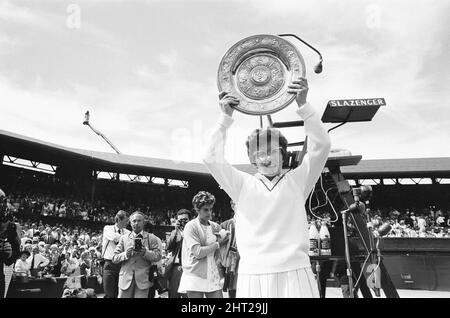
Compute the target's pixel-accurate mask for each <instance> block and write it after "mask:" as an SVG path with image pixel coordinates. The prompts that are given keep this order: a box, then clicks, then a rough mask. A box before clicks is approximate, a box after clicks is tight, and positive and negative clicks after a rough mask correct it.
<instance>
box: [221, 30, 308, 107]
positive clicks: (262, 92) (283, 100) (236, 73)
mask: <svg viewBox="0 0 450 318" xmlns="http://www.w3.org/2000/svg"><path fill="white" fill-rule="evenodd" d="M300 76H303V77H304V76H305V62H304V60H303V57H302V56H301V54H300V52H299V51H298V49H297V48H296V47H295V46H294V45H292V44H291V43H290V42H289V41H286V40H285V39H283V38H281V37H279V36H275V35H267V34H260V35H253V36H250V37H248V38H245V39H243V40H240V41H239V42H237V43H236V44H234V45H233V46H232V47H231V48H230V49H228V51H227V52H226V53H225V54H224V56H223V58H222V60H221V61H220V64H219V71H218V74H217V85H218V87H219V91H226V92H230V94H231V95H233V96H235V97H237V98H239V100H240V103H239V105H238V106H236V107H235V109H237V110H238V111H240V112H243V113H245V114H249V115H269V114H273V113H275V112H277V111H279V110H281V109H283V108H285V107H286V106H288V105H289V104H290V103H291V102H292V101H293V100H294V99H295V95H293V94H290V93H288V92H287V90H288V85H289V84H290V83H291V82H292V80H294V79H297V78H298V77H300Z"/></svg>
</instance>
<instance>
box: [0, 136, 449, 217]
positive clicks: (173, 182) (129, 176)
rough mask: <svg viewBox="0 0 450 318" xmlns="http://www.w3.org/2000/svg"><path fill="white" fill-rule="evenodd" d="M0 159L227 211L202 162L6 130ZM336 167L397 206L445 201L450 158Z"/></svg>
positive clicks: (352, 161)
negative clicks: (173, 193) (195, 198)
mask: <svg viewBox="0 0 450 318" xmlns="http://www.w3.org/2000/svg"><path fill="white" fill-rule="evenodd" d="M0 158H1V161H0V162H1V166H0V169H1V170H0V173H1V172H5V171H6V168H7V167H15V168H19V169H20V168H22V169H28V170H34V171H36V172H41V173H46V174H52V175H55V176H56V177H57V178H59V179H61V180H63V181H71V182H73V183H74V184H76V185H77V186H78V188H82V189H85V190H86V189H89V190H90V192H91V198H92V200H94V199H95V196H96V184H98V181H99V180H102V179H103V180H104V179H106V180H112V181H124V182H135V183H142V184H152V185H160V186H166V187H180V188H185V189H186V191H187V192H188V194H190V195H191V194H192V195H194V194H195V193H196V192H197V191H199V190H207V191H210V192H211V193H213V194H214V195H215V196H216V197H217V198H218V202H217V203H218V207H221V206H222V207H223V210H227V209H228V201H229V199H228V197H227V196H226V194H225V193H224V191H221V190H220V189H219V187H218V185H217V183H216V182H215V180H214V179H213V178H212V177H211V176H210V174H209V172H208V171H207V170H206V168H205V167H204V165H203V164H201V163H191V162H182V161H178V162H175V161H173V160H167V159H156V158H147V157H139V156H131V155H126V154H115V153H107V152H98V151H90V150H84V149H75V148H69V147H66V146H61V145H56V144H52V143H49V142H46V141H42V140H37V139H34V138H30V137H26V136H22V135H18V134H15V133H12V132H8V131H4V130H0ZM334 165H339V166H340V167H341V171H342V174H343V176H344V177H345V179H347V180H348V181H349V183H350V184H351V185H357V186H359V185H362V184H365V185H366V184H367V185H372V186H373V188H374V199H373V200H374V202H375V205H386V204H388V202H390V204H391V205H392V206H396V207H399V208H401V207H404V206H405V204H407V205H409V206H411V205H415V206H420V205H422V204H423V203H424V202H425V201H426V202H430V203H434V204H435V205H440V206H446V205H447V204H448V200H447V198H446V195H445V193H448V192H449V190H450V158H416V159H379V160H361V156H346V157H330V158H329V159H328V162H327V167H330V166H334ZM235 167H236V168H237V169H239V170H242V171H245V172H248V173H254V172H256V170H255V168H254V167H253V166H251V165H236V166H235ZM404 185H408V186H407V187H404ZM392 190H395V191H392ZM398 193H401V194H402V195H398ZM399 197H400V198H399ZM405 197H406V198H408V200H407V202H405V200H404V199H405ZM406 207H407V206H406Z"/></svg>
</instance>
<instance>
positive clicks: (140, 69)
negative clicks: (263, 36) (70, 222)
mask: <svg viewBox="0 0 450 318" xmlns="http://www.w3.org/2000/svg"><path fill="white" fill-rule="evenodd" d="M112 3H113V4H114V5H112V4H111V3H110V2H103V1H94V2H93V3H92V2H90V1H81V2H80V5H81V10H82V11H81V14H82V20H81V23H82V25H81V28H80V29H79V30H68V29H67V28H66V27H65V16H66V14H67V13H66V12H65V10H63V11H62V12H61V14H60V15H59V13H58V12H57V10H55V7H54V6H52V4H51V3H50V4H49V3H46V6H43V7H33V9H30V8H29V7H25V6H22V5H21V6H19V5H16V4H13V3H12V2H3V3H2V4H0V9H4V10H0V23H2V24H1V25H2V26H3V25H4V26H6V27H7V28H8V29H11V30H13V32H12V33H11V34H10V33H0V48H8V47H9V49H7V50H6V53H5V51H4V53H3V55H2V57H5V59H4V60H3V61H4V62H3V63H2V62H1V61H0V65H2V71H1V73H0V92H1V97H2V105H1V106H0V107H1V108H2V116H1V117H0V129H5V130H10V131H13V132H17V133H21V134H24V135H28V136H33V137H36V138H39V139H43V140H47V141H51V142H54V143H59V144H62V145H66V146H69V147H76V148H85V149H94V150H99V151H111V149H110V148H109V146H108V145H107V144H106V143H104V142H103V140H101V139H100V137H98V136H96V135H94V134H93V133H92V132H90V131H89V130H88V129H87V128H86V127H84V126H82V125H81V122H82V119H83V115H84V112H85V111H86V110H87V109H89V110H90V111H91V117H92V121H91V122H92V124H93V125H94V126H95V127H96V128H98V129H99V130H101V131H103V132H104V133H105V134H106V135H107V136H108V138H110V139H111V140H112V141H113V143H114V144H116V146H117V147H118V148H119V149H120V150H121V151H122V152H124V153H128V154H134V155H142V156H149V157H162V158H171V159H180V160H183V161H197V162H199V161H200V158H201V148H202V146H203V145H204V144H205V143H206V140H207V137H208V131H209V130H210V129H211V127H212V125H213V124H214V123H215V121H216V120H217V117H218V115H219V108H218V105H217V87H216V71H217V66H218V63H219V61H220V58H221V56H222V54H223V53H224V52H225V50H226V49H227V48H228V47H229V46H230V45H232V44H233V43H234V42H235V41H237V40H239V39H241V38H242V37H244V36H248V35H251V34H256V33H266V32H267V33H272V34H277V33H280V32H293V33H297V34H299V35H300V36H302V37H304V38H305V39H306V40H308V41H311V44H313V45H315V46H317V47H318V48H319V49H320V50H321V52H322V53H323V56H324V71H323V73H322V74H320V75H316V74H314V73H313V72H312V67H313V65H314V64H315V63H316V62H317V56H316V55H315V53H313V52H311V51H309V50H308V49H306V48H305V47H304V46H302V45H301V44H299V48H300V50H301V52H302V54H303V55H304V57H305V59H306V63H307V76H308V79H309V83H310V93H309V100H310V102H311V103H312V104H313V105H314V106H315V107H316V109H317V111H318V112H322V111H323V110H324V108H325V105H326V103H327V101H328V100H330V99H338V98H361V97H384V98H386V101H387V103H388V105H387V106H386V107H382V108H381V109H380V110H379V112H378V114H377V115H376V116H375V118H374V120H373V121H372V122H370V123H351V124H347V125H345V126H343V127H342V128H339V129H338V130H337V131H334V132H333V133H332V140H333V146H334V147H340V148H347V149H350V150H351V151H352V152H353V153H355V154H362V155H363V156H364V158H390V157H392V158H394V157H395V158H401V157H422V156H450V150H449V149H448V147H447V148H446V147H442V146H441V145H442V144H443V143H444V142H445V141H448V139H449V136H450V133H449V130H448V128H447V127H449V120H448V118H450V116H448V115H449V111H450V109H449V108H448V107H446V104H445V103H446V101H447V100H449V97H450V96H449V93H448V85H444V83H445V80H446V79H448V72H445V70H446V69H448V66H449V64H448V63H449V62H448V59H445V57H446V54H447V53H446V52H447V51H448V43H449V41H448V40H447V39H446V28H445V26H446V25H447V26H448V22H447V18H446V17H445V14H444V12H445V9H446V8H448V6H449V5H448V4H447V2H445V1H433V2H432V3H430V2H423V1H408V2H400V1H393V2H391V1H389V2H387V1H386V2H383V1H365V2H362V1H348V2H347V1H346V2H345V3H341V2H339V3H338V2H335V1H326V2H321V3H320V4H318V3H317V1H302V2H299V1H294V0H292V1H282V2H273V1H269V0H264V1H251V2H245V3H244V2H240V1H231V2H224V1H213V2H211V1H193V2H181V1H180V2H176V1H175V2H173V1H169V4H167V2H155V1H148V2H146V1H135V2H132V4H129V2H123V4H122V3H121V1H113V2H112ZM141 4H145V5H146V6H141ZM373 4H375V5H378V6H380V11H379V12H380V17H379V18H380V20H379V25H378V26H376V25H375V27H373V26H374V25H371V24H369V25H368V24H367V19H368V15H370V13H371V12H373V10H372V9H370V8H371V5H373ZM406 6H408V7H409V8H411V7H413V9H414V10H413V9H411V10H406V9H405V7H406ZM167 7H170V8H174V7H176V8H177V10H176V11H170V10H168V9H167ZM51 8H53V9H52V10H51ZM199 8H201V9H199ZM369 9H370V10H369ZM199 10H200V11H199ZM371 10H372V11H371ZM138 11H139V12H138ZM169 11H170V12H169ZM105 12H106V13H107V14H106V13H105ZM147 15H148V16H147ZM5 21H6V22H5ZM17 24H20V25H21V27H19V28H16V26H17ZM2 34H3V35H2ZM38 40H39V41H38ZM292 41H293V43H294V42H295V40H292ZM24 45H28V47H26V46H24ZM27 49H28V51H27ZM434 60H435V63H436V64H437V65H438V66H436V65H435V64H434V63H433V62H432V61H434ZM430 61H431V62H430ZM295 109H296V106H295V105H294V104H293V105H290V106H289V107H288V108H287V109H286V110H283V111H282V112H280V113H277V114H275V115H273V117H274V120H275V121H288V120H293V119H296V115H295V113H294V110H295ZM234 117H235V119H236V120H235V123H234V124H233V127H232V129H231V130H230V137H229V144H228V146H227V147H228V154H229V156H228V157H229V160H230V161H232V162H235V163H245V162H247V158H246V152H245V146H244V141H245V138H246V136H247V135H248V133H249V132H250V131H251V130H252V129H254V128H257V127H259V119H258V117H252V116H248V115H243V114H241V113H236V114H235V116H234ZM328 126H330V127H331V125H328ZM283 132H284V131H283ZM285 134H286V136H287V137H288V139H289V140H290V141H299V140H301V139H303V138H304V133H303V130H302V129H301V128H298V129H287V130H286V131H285ZM447 143H448V142H447Z"/></svg>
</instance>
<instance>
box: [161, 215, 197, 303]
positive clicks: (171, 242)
mask: <svg viewBox="0 0 450 318" xmlns="http://www.w3.org/2000/svg"><path fill="white" fill-rule="evenodd" d="M190 218H191V213H190V212H189V210H186V209H181V210H179V211H178V212H177V221H176V224H175V230H173V231H172V233H170V237H169V239H168V240H167V252H168V253H169V252H171V253H172V257H171V258H170V260H169V264H170V265H169V266H168V267H167V268H166V274H165V276H166V278H167V280H168V281H169V298H183V297H187V296H186V294H180V293H178V287H179V285H180V279H181V275H182V273H183V269H182V267H181V246H182V244H183V229H184V226H185V225H186V223H187V222H189V220H190Z"/></svg>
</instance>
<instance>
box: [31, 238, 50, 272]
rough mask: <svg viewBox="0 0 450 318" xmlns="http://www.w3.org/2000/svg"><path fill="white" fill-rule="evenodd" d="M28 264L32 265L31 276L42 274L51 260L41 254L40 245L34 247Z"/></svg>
mask: <svg viewBox="0 0 450 318" xmlns="http://www.w3.org/2000/svg"><path fill="white" fill-rule="evenodd" d="M27 262H28V263H30V270H31V274H32V275H33V270H34V272H40V271H42V270H44V268H45V267H46V266H47V265H48V263H50V260H49V259H48V258H46V257H45V256H43V255H42V254H41V253H40V249H39V245H34V246H33V249H32V253H31V256H30V257H28V259H27Z"/></svg>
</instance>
